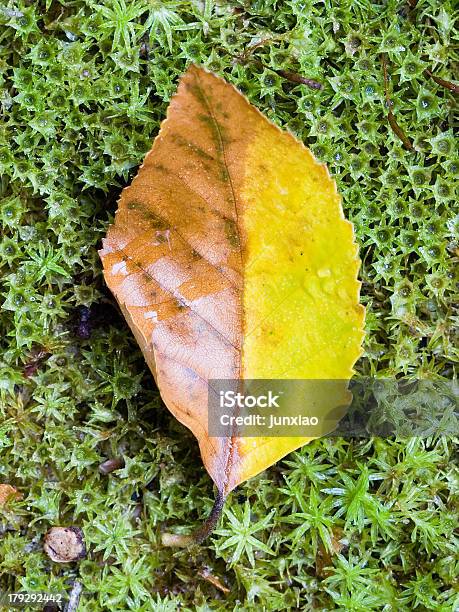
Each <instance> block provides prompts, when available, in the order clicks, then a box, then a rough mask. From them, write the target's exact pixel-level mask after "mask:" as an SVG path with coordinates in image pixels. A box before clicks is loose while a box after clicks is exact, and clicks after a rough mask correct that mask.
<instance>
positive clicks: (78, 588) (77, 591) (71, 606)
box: [64, 580, 83, 612]
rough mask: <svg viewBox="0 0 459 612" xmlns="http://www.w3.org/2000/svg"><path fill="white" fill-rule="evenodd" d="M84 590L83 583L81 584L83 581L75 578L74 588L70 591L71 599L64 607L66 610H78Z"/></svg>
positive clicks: (68, 611)
mask: <svg viewBox="0 0 459 612" xmlns="http://www.w3.org/2000/svg"><path fill="white" fill-rule="evenodd" d="M82 590H83V585H82V584H81V582H78V580H75V582H74V583H73V587H72V590H71V592H70V597H69V601H68V603H67V605H66V606H65V608H64V612H76V610H78V606H79V603H80V597H81V592H82Z"/></svg>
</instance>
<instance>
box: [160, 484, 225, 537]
mask: <svg viewBox="0 0 459 612" xmlns="http://www.w3.org/2000/svg"><path fill="white" fill-rule="evenodd" d="M224 503H225V496H224V495H223V493H222V492H221V491H220V490H219V491H218V492H217V497H216V498H215V503H214V506H213V508H212V511H211V513H210V515H209V518H208V519H207V520H206V521H204V523H203V524H202V525H201V527H199V529H197V530H196V531H195V532H194V533H192V534H190V535H181V534H175V533H163V535H162V538H161V541H162V543H163V546H179V547H180V548H187V547H188V546H191V545H192V544H201V542H203V541H204V540H205V539H206V538H207V537H208V536H209V535H210V534H211V533H212V531H213V530H214V529H215V527H216V526H217V524H218V521H219V520H220V516H221V513H222V510H223V505H224Z"/></svg>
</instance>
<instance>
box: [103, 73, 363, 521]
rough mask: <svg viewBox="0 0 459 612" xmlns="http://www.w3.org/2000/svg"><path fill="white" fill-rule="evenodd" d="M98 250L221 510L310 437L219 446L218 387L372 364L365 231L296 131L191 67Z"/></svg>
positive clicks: (329, 375) (222, 441) (341, 374)
mask: <svg viewBox="0 0 459 612" xmlns="http://www.w3.org/2000/svg"><path fill="white" fill-rule="evenodd" d="M100 255H101V258H102V261H103V266H104V275H105V279H106V282H107V284H108V286H109V287H110V289H111V291H112V292H113V294H114V295H115V297H116V299H117V301H118V303H119V305H120V307H121V309H122V311H123V313H124V316H125V317H126V320H127V322H128V323H129V325H130V327H131V329H132V331H133V333H134V335H135V337H136V339H137V341H138V343H139V345H140V347H141V349H142V351H143V353H144V355H145V359H146V361H147V363H148V365H149V367H150V369H151V371H152V373H153V376H154V377H155V380H156V383H157V385H158V388H159V390H160V392H161V396H162V398H163V400H164V402H165V404H166V405H167V407H168V408H169V410H170V411H171V412H172V413H173V414H174V415H175V416H176V418H177V419H178V420H179V421H181V422H182V423H183V424H184V425H186V426H187V427H189V428H190V429H191V431H192V432H193V433H194V435H195V436H196V438H197V439H198V441H199V446H200V450H201V455H202V458H203V461H204V464H205V466H206V468H207V471H208V472H209V474H210V475H211V477H212V479H213V480H214V482H215V484H216V485H217V488H218V490H219V499H218V500H217V504H216V505H217V506H219V507H220V508H221V505H222V500H223V499H224V498H225V497H226V496H227V494H228V493H229V492H230V491H231V490H232V489H234V487H236V486H237V485H238V484H239V483H241V482H243V481H245V480H247V479H248V478H250V477H252V476H254V475H255V474H257V473H259V472H261V471H262V470H264V469H266V468H267V467H269V466H270V465H272V464H273V463H274V462H276V461H277V460H279V459H280V458H281V457H283V456H284V455H286V454H287V453H289V452H290V451H292V450H294V449H296V448H299V447H300V446H302V445H303V444H305V443H307V442H309V441H310V440H311V439H312V438H304V437H295V438H287V437H284V438H243V437H237V436H233V437H231V438H229V437H226V438H211V437H210V436H209V433H208V424H207V394H208V382H209V380H211V379H263V378H265V379H339V380H343V381H346V380H348V379H349V378H350V377H351V376H352V373H353V370H352V368H353V365H354V363H355V361H356V360H357V358H358V357H359V355H360V354H361V341H362V336H363V332H362V326H363V319H364V309H363V307H362V306H361V305H359V288H360V283H359V282H358V281H357V273H358V268H359V260H358V257H357V247H356V245H355V243H354V240H353V227H352V224H351V223H349V222H348V221H346V220H345V219H344V215H343V211H342V208H341V201H340V197H339V195H338V194H337V191H336V186H335V183H334V182H333V181H332V180H331V178H330V176H329V174H328V171H327V169H326V167H325V166H324V165H322V164H320V163H318V162H317V161H316V160H315V158H314V157H313V155H312V154H311V152H310V151H309V150H308V149H306V148H305V147H304V146H303V145H302V144H301V143H299V142H298V141H297V140H296V139H295V138H294V137H293V136H292V135H291V134H289V133H286V132H282V131H281V130H280V129H279V128H277V127H276V126H274V125H273V124H272V123H270V122H269V121H268V120H267V119H266V118H265V117H263V115H262V114H261V113H260V112H259V111H257V110H256V109H255V108H254V107H253V106H251V105H250V104H249V102H248V101H247V100H246V99H245V98H244V97H243V96H242V95H241V94H240V93H238V92H237V91H236V89H234V87H232V86H231V85H229V84H227V83H225V82H224V81H223V80H221V79H220V78H218V77H216V76H215V75H213V74H211V73H209V72H207V71H205V70H203V69H202V68H198V67H196V66H191V67H190V68H189V69H188V70H187V72H186V73H185V74H184V75H183V77H182V78H181V80H180V84H179V87H178V92H177V94H176V95H175V96H174V97H173V99H172V101H171V103H170V106H169V109H168V113H167V118H166V120H165V121H164V122H163V124H162V126H161V130H160V133H159V134H158V136H157V138H156V140H155V142H154V145H153V148H152V149H151V151H150V152H149V153H148V154H147V156H146V158H145V160H144V163H143V165H142V166H141V168H140V171H139V173H138V175H137V177H136V178H135V179H134V181H133V182H132V185H131V186H129V187H127V188H126V189H124V191H123V192H122V195H121V198H120V200H119V206H118V211H117V213H116V218H115V222H114V224H113V225H112V226H110V228H109V230H108V233H107V237H106V238H105V240H104V244H103V249H102V251H101V252H100ZM345 386H346V384H345V382H343V389H342V392H341V395H342V396H343V393H344V392H345ZM217 510H218V508H217ZM217 510H216V513H215V516H214V517H213V518H212V519H211V521H212V520H213V521H214V522H215V520H216V516H217V515H218V511H217Z"/></svg>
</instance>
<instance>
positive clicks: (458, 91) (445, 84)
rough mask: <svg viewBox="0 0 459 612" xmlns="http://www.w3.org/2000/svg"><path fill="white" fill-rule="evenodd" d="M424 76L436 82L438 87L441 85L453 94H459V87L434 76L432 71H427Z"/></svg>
mask: <svg viewBox="0 0 459 612" xmlns="http://www.w3.org/2000/svg"><path fill="white" fill-rule="evenodd" d="M424 74H426V75H427V76H428V77H430V78H431V79H432V80H433V81H435V83H437V85H441V86H442V87H445V89H449V90H450V91H452V92H453V93H455V94H459V85H456V84H455V83H451V81H445V79H442V78H440V77H437V76H435V75H434V74H432V72H430V70H425V71H424Z"/></svg>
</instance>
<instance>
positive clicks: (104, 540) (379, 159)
mask: <svg viewBox="0 0 459 612" xmlns="http://www.w3.org/2000/svg"><path fill="white" fill-rule="evenodd" d="M453 9H454V3H453V2H448V1H446V2H442V3H439V2H436V1H434V0H420V1H418V2H417V3H416V2H410V3H404V2H393V1H391V0H388V1H387V2H374V3H371V2H368V1H367V0H358V1H357V2H351V1H349V2H313V1H311V0H304V1H300V0H290V1H278V2H276V1H275V0H259V1H247V2H242V1H233V2H226V1H225V2H223V1H222V2H213V1H212V0H205V1H199V0H195V1H190V2H179V1H166V0H148V1H147V0H144V1H142V0H139V1H136V2H133V1H130V0H100V2H96V1H92V0H69V1H63V0H62V1H56V0H46V1H38V2H28V1H26V0H17V1H14V2H13V1H12V0H8V1H6V2H4V3H3V4H2V6H1V7H0V102H1V105H2V119H1V123H0V164H1V183H0V195H1V202H0V223H1V239H0V240H1V241H0V254H1V266H2V267H1V285H0V294H1V309H0V329H1V332H2V333H1V338H0V343H1V344H0V353H1V354H0V483H9V484H11V485H14V486H15V487H16V488H17V489H18V490H19V491H20V492H21V493H22V496H23V499H22V500H20V499H17V500H15V501H12V502H11V503H9V504H8V505H7V506H5V507H3V508H0V517H1V518H0V587H1V589H7V590H20V589H23V590H38V591H43V590H50V589H51V590H55V591H64V590H66V591H69V589H70V588H71V584H72V582H73V581H74V580H75V579H77V580H79V581H80V582H82V584H83V589H84V592H83V596H82V600H81V609H83V610H125V609H134V610H152V609H153V610H175V609H177V608H178V607H180V608H182V609H185V610H187V609H189V610H195V609H198V610H208V609H228V610H233V609H235V610H246V609H247V610H248V609H251V608H253V606H254V605H255V606H258V607H259V608H260V609H267V610H277V609H279V610H280V609H295V608H299V609H313V608H314V609H315V608H317V609H321V610H333V609H351V610H369V609H370V610H371V609H374V610H380V609H383V607H384V606H387V607H386V608H385V609H388V610H389V609H392V610H411V609H419V610H442V611H443V610H455V609H457V607H458V606H459V596H458V583H457V575H458V574H459V572H458V569H459V568H458V561H457V539H456V540H455V535H454V528H455V526H457V518H458V513H457V493H458V484H457V483H458V479H457V469H456V468H455V464H454V446H453V440H452V439H451V438H450V437H446V436H445V437H438V436H437V437H432V438H428V439H417V438H411V439H395V438H393V439H381V438H374V439H370V440H368V439H355V440H352V439H326V440H325V439H324V440H318V441H315V442H314V443H312V444H310V445H309V446H307V447H305V448H303V449H302V450H301V451H299V452H297V453H293V454H292V455H290V456H289V457H287V458H286V459H285V460H283V461H281V462H280V463H279V464H278V465H277V466H275V467H273V468H271V469H270V470H268V471H267V472H265V473H264V474H262V475H260V476H259V477H257V478H255V479H253V480H251V481H249V482H248V483H246V484H245V485H243V486H242V487H240V488H239V489H238V490H237V491H236V492H235V493H234V494H233V495H232V496H231V498H230V499H229V501H228V502H227V505H226V508H225V511H224V516H223V519H222V522H221V526H220V529H219V530H218V531H217V532H216V534H215V535H214V536H213V537H211V539H210V540H209V541H208V542H207V543H205V544H204V545H203V546H201V547H199V548H196V549H191V550H187V551H174V550H171V549H167V548H164V547H162V546H161V543H160V539H161V529H163V528H164V527H167V528H168V529H170V530H172V529H176V530H179V529H178V526H180V525H184V526H185V527H184V530H185V529H186V530H187V531H188V530H190V529H191V528H193V527H194V526H196V525H197V524H199V522H200V521H201V520H202V518H203V517H206V516H208V514H209V511H210V508H211V506H212V500H213V491H212V485H211V482H210V479H209V478H208V477H207V475H206V474H205V472H204V469H203V467H202V464H201V461H200V459H199V457H198V452H197V447H196V444H195V442H194V440H193V439H192V436H191V434H189V433H188V432H187V431H186V430H185V429H184V428H183V427H181V426H180V425H179V424H178V423H176V422H175V420H174V419H173V418H172V417H171V416H170V415H169V413H168V412H167V410H166V409H165V408H164V407H163V406H162V405H161V402H160V400H159V397H158V394H157V392H156V390H155V388H154V385H153V383H152V381H151V376H150V374H149V373H148V371H147V368H146V366H145V364H144V362H143V359H142V357H141V355H140V352H139V350H138V349H137V347H136V344H135V341H134V340H133V338H132V336H131V335H130V333H129V331H128V329H127V326H126V324H125V323H124V321H123V320H122V318H121V316H120V315H119V313H118V311H117V309H116V307H115V306H114V303H113V299H112V298H111V296H110V295H109V293H108V292H107V290H106V289H105V287H104V284H103V282H102V277H101V270H100V263H99V258H98V255H97V248H98V247H99V245H100V239H101V236H102V235H104V233H105V230H106V227H107V225H108V223H109V222H110V219H111V217H112V215H113V213H114V210H115V201H116V198H117V196H118V194H119V192H120V190H121V188H122V187H123V186H124V185H125V184H127V183H128V182H129V181H130V180H131V178H132V177H133V176H134V174H135V172H136V168H137V167H138V165H139V164H140V162H141V160H142V159H143V157H144V155H145V153H146V151H147V150H148V149H149V148H150V146H151V141H152V139H153V138H154V136H155V134H156V133H157V130H158V127H159V123H160V121H161V119H162V118H163V117H164V112H165V109H166V107H167V103H168V101H169V99H170V96H171V95H172V93H173V92H174V90H175V83H176V81H177V77H178V76H179V75H180V74H181V73H182V72H183V70H184V68H185V67H186V65H187V64H188V63H189V62H196V63H199V64H202V65H204V66H206V67H208V68H209V69H211V70H213V71H215V72H217V73H218V74H221V75H222V76H224V77H225V78H226V79H227V80H229V81H231V82H233V83H234V84H235V85H236V86H237V87H239V89H241V90H242V91H243V92H244V93H245V94H246V95H247V96H248V98H249V99H250V101H251V102H252V103H254V104H255V105H257V106H258V107H259V108H260V109H261V110H262V111H263V112H264V113H265V114H266V115H267V116H268V117H270V118H271V119H272V120H273V121H275V122H276V123H278V124H279V125H281V126H283V127H284V128H288V129H290V130H291V131H292V132H294V133H295V134H296V135H297V136H298V137H299V138H300V139H301V140H303V141H304V142H305V143H306V144H308V145H309V146H310V147H311V148H312V149H313V151H314V152H315V153H316V155H317V156H318V157H319V158H320V159H322V160H323V161H326V162H327V164H328V165H329V167H330V170H331V172H332V173H333V175H334V176H335V178H336V180H337V183H338V186H339V189H340V192H341V193H342V194H343V204H344V208H345V210H346V214H347V216H348V217H349V218H350V219H351V220H352V221H353V222H354V224H355V228H356V236H357V240H358V242H359V244H360V246H361V257H362V260H363V267H362V272H361V277H362V281H363V290H362V293H363V301H364V302H365V304H366V306H367V336H366V344H365V355H364V357H363V358H362V359H361V361H360V362H359V366H358V370H359V372H360V373H362V374H369V375H378V376H383V377H393V376H398V375H404V376H407V377H410V378H413V379H415V378H427V379H437V380H443V379H451V378H452V377H453V375H454V365H455V363H456V362H457V348H456V346H457V345H456V344H455V339H454V332H455V325H456V326H457V318H455V314H456V312H455V310H454V309H455V300H456V301H457V294H455V291H456V290H457V248H458V245H457V232H458V228H459V225H458V223H459V221H458V220H459V216H458V210H457V205H456V201H457V174H458V172H459V157H458V153H457V143H456V142H455V140H454V135H453V129H454V112H455V96H454V92H452V91H450V90H449V89H448V88H446V87H444V86H442V85H441V84H440V83H438V82H436V81H435V80H433V79H432V78H430V77H429V76H428V74H427V73H426V70H430V71H431V72H432V73H433V74H434V75H436V76H437V77H440V78H441V79H444V80H445V81H448V82H451V80H452V78H453V75H454V73H455V69H457V60H458V46H457V23H456V24H455V19H456V22H457V10H456V12H455V11H454V10H453ZM383 58H384V59H385V62H386V66H387V76H388V78H387V83H386V86H385V82H384V71H383V65H382V59H383ZM288 73H293V74H294V75H302V76H304V77H307V78H310V79H313V80H314V81H317V82H319V83H321V84H322V88H321V89H317V88H311V87H308V86H307V85H305V84H302V83H298V82H296V81H295V80H294V79H292V78H291V74H290V75H288ZM288 76H290V78H288ZM385 90H387V91H385ZM387 99H389V100H390V106H389V105H388V102H387ZM389 110H391V111H392V113H393V116H394V117H395V119H396V122H397V124H398V126H399V128H400V130H402V132H403V134H404V135H405V137H406V139H407V140H408V141H409V142H410V143H412V145H413V147H414V150H410V149H409V148H407V147H406V145H404V144H403V142H402V140H401V139H400V137H399V135H397V133H395V131H394V129H393V127H391V125H390V123H389V121H388V119H387V116H388V111H389ZM455 258H456V259H455ZM455 266H456V267H455ZM121 456H122V457H123V458H124V463H123V465H122V467H120V468H119V469H117V470H115V471H114V472H112V473H110V474H108V475H107V474H103V473H101V472H100V471H99V469H98V468H99V465H100V464H101V463H103V462H104V461H106V460H107V459H114V458H118V457H121ZM54 525H75V526H79V527H81V528H82V529H83V531H84V534H85V540H86V545H87V548H88V551H89V554H88V557H87V559H86V560H83V561H81V562H79V564H74V565H72V564H70V565H65V566H64V565H62V566H61V565H57V564H55V563H52V562H51V561H50V560H49V559H48V558H47V557H46V555H45V554H44V553H43V551H42V538H43V535H44V534H45V533H46V531H47V530H48V529H49V528H50V527H52V526H54ZM219 581H220V582H219ZM222 586H223V587H225V586H226V587H227V588H228V589H229V592H225V591H224V590H223V589H222ZM1 589H0V590H1Z"/></svg>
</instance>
